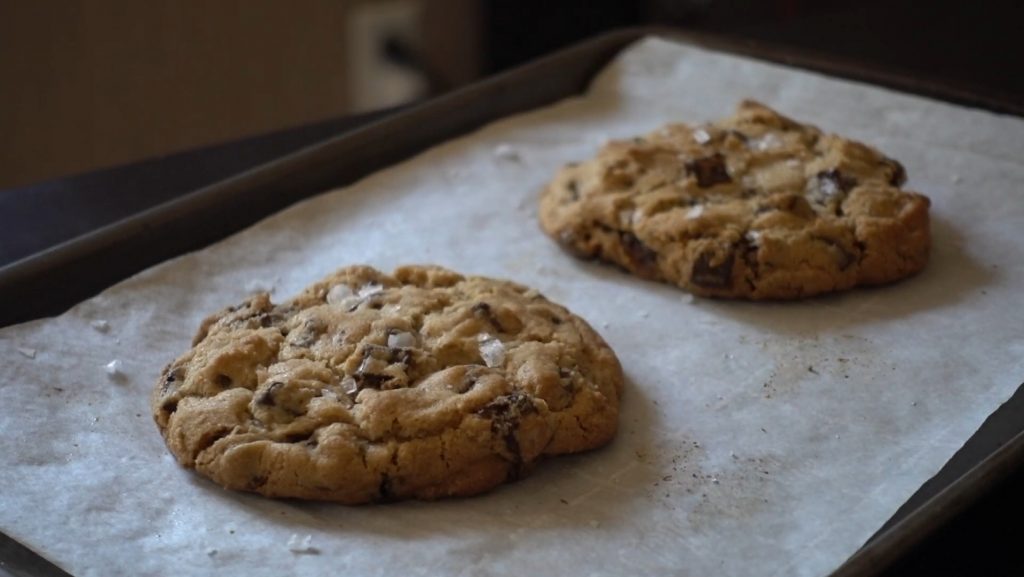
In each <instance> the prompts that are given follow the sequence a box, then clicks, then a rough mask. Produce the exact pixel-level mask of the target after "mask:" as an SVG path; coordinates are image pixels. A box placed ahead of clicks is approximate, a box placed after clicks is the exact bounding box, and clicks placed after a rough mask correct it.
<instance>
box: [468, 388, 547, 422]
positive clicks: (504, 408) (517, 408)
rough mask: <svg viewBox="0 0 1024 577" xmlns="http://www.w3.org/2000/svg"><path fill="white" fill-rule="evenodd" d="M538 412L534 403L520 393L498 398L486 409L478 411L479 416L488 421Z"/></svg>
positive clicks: (487, 405)
mask: <svg viewBox="0 0 1024 577" xmlns="http://www.w3.org/2000/svg"><path fill="white" fill-rule="evenodd" d="M536 411H537V407H535V406H533V401H532V400H530V397H529V396H527V395H524V394H522V393H518V392H512V393H509V394H507V395H502V396H500V397H497V398H496V399H494V400H493V401H491V402H490V403H487V404H486V405H484V408H482V409H480V411H478V414H479V415H480V416H482V417H485V418H488V419H494V418H505V417H507V416H509V415H513V416H516V417H518V416H519V415H524V414H528V413H533V412H536Z"/></svg>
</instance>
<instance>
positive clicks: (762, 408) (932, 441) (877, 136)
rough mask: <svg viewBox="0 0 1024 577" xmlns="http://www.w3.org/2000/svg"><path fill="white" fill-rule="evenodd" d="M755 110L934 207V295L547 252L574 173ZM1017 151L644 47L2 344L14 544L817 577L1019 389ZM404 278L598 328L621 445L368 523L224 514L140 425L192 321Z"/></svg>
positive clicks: (355, 512)
mask: <svg viewBox="0 0 1024 577" xmlns="http://www.w3.org/2000/svg"><path fill="white" fill-rule="evenodd" d="M744 97H753V98H756V99H758V100H761V101H763V102H765V103H767V104H770V105H773V106H775V107H777V108H779V109H780V110H782V111H783V112H784V113H787V114H790V115H792V116H794V117H796V118H798V119H803V120H807V121H811V122H814V123H816V124H818V125H819V126H822V127H824V128H826V129H827V130H830V131H835V132H840V133H844V134H846V135H849V136H851V137H854V138H858V139H862V140H864V141H866V142H869V143H871V144H873V145H875V146H877V147H879V148H881V149H882V150H883V151H885V152H886V153H887V154H889V155H891V156H894V157H896V158H898V159H900V160H901V161H902V162H903V163H904V164H905V165H906V168H907V171H908V172H909V175H910V183H909V184H910V187H912V188H914V189H917V190H920V191H923V192H925V193H927V194H928V195H929V196H930V197H931V198H932V200H933V207H932V214H933V216H934V224H933V233H934V253H933V260H932V262H931V264H930V265H929V267H928V268H927V270H926V271H925V272H924V273H923V274H921V275H920V276H918V277H916V278H913V279H911V280H908V281H906V282H902V283H899V284H896V285H893V286H890V287H886V288H880V289H873V290H857V291H854V292H851V293H848V294H845V295H841V296H836V297H829V298H822V299H815V300H812V301H810V302H803V303H791V304H770V303H769V304H765V303H757V304H754V303H740V302H717V301H708V300H701V299H697V300H693V299H690V298H687V297H685V296H684V295H683V293H681V292H680V291H677V290H675V289H673V288H671V287H668V286H662V285H658V284H654V283H649V282H644V281H640V280H637V279H634V278H632V277H629V276H626V275H624V274H621V273H619V272H616V271H615V270H613V269H611V268H609V267H605V266H601V265H596V264H589V263H582V262H579V261H576V260H573V259H571V258H569V257H568V256H566V255H565V254H564V253H563V252H561V251H560V250H559V249H558V248H556V246H555V245H554V244H553V243H552V242H551V241H549V240H548V239H547V238H545V237H543V236H542V235H541V234H540V232H539V229H538V226H537V224H536V208H535V201H536V196H537V193H538V191H539V190H540V189H541V187H542V186H543V184H544V183H545V182H546V181H547V180H548V179H549V178H550V177H551V175H552V174H553V173H554V172H555V170H556V169H557V168H558V167H559V166H560V165H561V164H563V163H565V162H568V161H572V160H580V159H584V158H586V157H589V156H591V155H592V154H593V153H594V152H595V151H596V149H597V147H598V146H599V145H600V144H601V143H602V142H603V141H605V140H606V139H608V138H610V137H626V136H632V135H635V134H639V133H642V132H646V131H648V130H652V129H654V128H656V127H658V126H660V125H661V124H663V123H665V122H667V121H670V120H686V121H694V122H698V121H703V120H709V119H713V118H717V117H719V116H722V115H725V114H729V113H730V112H731V110H732V108H733V106H734V105H735V104H736V102H737V101H738V100H740V99H741V98H744ZM1022 150H1024V122H1022V121H1021V120H1020V119H1017V118H1010V117H1004V116H998V115H994V114H989V113H986V112H981V111H977V110H970V109H965V108H962V107H957V106H952V105H948V104H944V103H940V102H935V101H930V100H927V99H923V98H918V97H912V96H907V95H903V94H899V93H894V92H890V91H886V90H882V89H879V88H873V87H870V86H865V85H861V84H856V83H850V82H843V81H837V80H833V79H829V78H826V77H823V76H818V75H815V74H810V73H806V72H800V71H796V70H792V69H788V68H784V67H778V66H771V65H766V64H763V63H758V62H756V61H752V60H747V59H742V58H736V57H731V56H724V55H720V54H716V53H712V52H707V51H703V50H699V49H696V48H691V47H685V46H681V45H678V44H674V43H670V42H665V41H661V40H656V39H652V40H647V41H644V42H641V43H639V44H637V45H635V46H633V47H631V48H630V49H629V50H627V51H625V52H624V53H622V54H621V55H620V56H619V57H618V58H617V59H616V61H615V62H614V63H613V64H611V65H609V66H608V67H607V69H605V70H604V71H603V72H602V73H601V74H600V75H599V77H598V78H597V79H596V81H595V82H594V84H593V86H592V88H591V89H590V90H589V91H588V93H587V94H586V95H585V96H583V97H581V98H576V99H570V100H568V101H564V102H561V103H559V104H556V105H554V106H551V107H549V108H546V109H543V110H538V111H535V112H531V113H528V114H524V115H521V116H517V117H514V118H510V119H507V120H504V121H501V122H498V123H496V124H493V125H491V126H489V127H487V128H485V129H483V130H481V131H479V132H477V133H475V134H472V135H469V136H467V137H465V138H460V139H458V140H455V141H452V142H449V143H447V144H444V145H441V146H438V147H437V148H434V149H432V150H430V151H429V152H426V153H424V154H422V155H420V156H418V157H416V158H414V159H412V160H409V161H408V162H405V163H402V164H401V165H398V166H395V167H393V168H391V169H389V170H387V171H384V172H382V173H379V174H376V175H374V176H372V177H370V178H367V179H366V180H364V181H362V182H360V183H358V184H356V185H354V186H352V187H350V188H348V189H343V190H336V191H333V192H330V193H329V194H326V195H323V196H320V197H317V198H315V199H312V200H310V201H308V202H305V203H302V204H300V205H297V206H295V207H293V208H290V209H288V210H286V211H284V212H281V213H279V214H277V215H275V216H273V217H271V218H269V219H267V220H265V221H263V222H261V223H259V224H257V225H256V226H254V227H252V228H251V229H248V230H246V231H244V232H242V233H240V234H238V235H236V236H234V237H232V238H229V239H227V240H225V241H223V242H221V243H219V244H217V245H215V246H212V247H210V248H208V249H206V250H203V251H201V252H199V253H195V254H190V255H186V256H183V257H181V258H178V259H175V260H173V261H170V262H167V263H165V264H162V265H160V266H157V267H155V268H153V269H151V270H148V271H145V272H143V273H142V274H139V275H138V276H136V277H134V278H131V279H129V280H127V281H125V282H122V283H121V284H119V285H117V286H115V287H113V288H111V289H109V290H107V291H106V292H104V293H103V294H101V295H100V296H98V297H96V298H94V299H91V300H89V301H87V302H84V303H81V304H80V305H78V306H76V307H75V308H74V309H72V310H71V311H70V312H68V313H67V314H64V315H62V316H60V317H58V318H53V319H47V320H43V321H39V322H32V323H28V324H25V325H21V326H15V327H9V328H6V329H4V330H3V331H0V363H2V364H0V371H2V378H0V398H2V399H3V404H2V406H0V415H2V420H0V491H2V502H0V529H2V530H3V531H4V532H6V533H8V534H9V535H11V536H13V537H15V538H16V539H18V540H21V541H22V542H24V543H26V544H28V545H29V546H31V547H32V548H34V549H36V550H37V551H39V552H40V553H42V554H43V555H45V556H46V557H48V558H50V559H52V560H53V561H55V562H56V563H57V564H58V565H60V566H62V567H64V568H65V569H67V570H68V571H70V572H71V573H73V574H76V575H79V576H85V575H104V576H106V575H115V574H126V575H169V574H182V575H186V574H187V575H206V574H209V575H221V576H224V575H246V576H250V577H257V576H262V575H283V574H296V573H298V574H302V573H305V574H314V573H315V574H339V575H388V576H390V575H409V576H415V575H443V574H448V575H513V574H515V575H568V574H572V575H620V574H637V575H709V574H716V575H780V576H781V575H785V576H790V575H807V576H811V575H824V574H826V573H828V572H829V571H831V570H833V569H834V568H836V567H837V566H838V565H839V564H840V563H841V562H842V561H843V560H844V559H845V558H847V557H848V556H849V555H850V554H852V553H853V552H854V551H855V550H856V549H857V548H858V547H859V546H860V545H861V544H862V543H863V542H864V541H865V540H866V539H867V538H868V537H869V536H870V535H871V534H872V533H873V532H874V531H875V530H876V529H877V528H878V527H879V526H880V525H881V524H882V523H883V522H884V521H885V520H886V519H887V518H888V517H889V516H890V515H891V514H892V513H893V512H894V511H895V510H896V508H897V507H898V506H899V505H900V504H901V503H903V501H904V500H905V499H906V498H907V497H908V496H909V495H911V494H912V493H913V492H914V491H915V490H916V489H917V488H918V487H919V486H920V484H921V483H922V482H924V481H925V480H926V479H928V478H929V477H930V476H931V475H932V474H933V473H934V472H935V471H937V470H938V469H939V468H940V467H941V466H942V464H943V463H944V462H945V461H946V460H947V459H948V458H949V457H950V456H951V455H952V454H953V453H954V452H955V451H956V449H957V448H959V447H960V445H961V444H962V443H963V442H964V441H965V440H966V439H967V438H968V437H969V436H970V435H971V434H972V433H973V432H974V431H975V430H976V429H977V427H978V425H979V424H980V423H981V422H982V421H983V420H984V418H985V417H986V416H987V415H988V414H990V413H991V412H992V411H993V410H994V409H995V408H996V407H997V406H998V405H999V403H1001V402H1002V401H1004V400H1005V399H1006V398H1007V397H1008V396H1009V395H1010V394H1011V393H1012V392H1013V390H1014V389H1015V388H1016V386H1017V385H1018V384H1020V383H1021V381H1022V380H1024V361H1022V359H1024V339H1022V334H1024V312H1022V311H1024V307H1022V306H1021V304H1022V301H1021V295H1022V294H1024V241H1022V239H1021V235H1020V232H1019V227H1020V226H1021V223H1024V193H1022V190H1024V165H1022V158H1021V151H1022ZM417 262H433V263H438V264H442V265H446V266H449V267H452V268H455V269H457V270H460V271H463V272H466V273H474V274H484V275H490V276H497V277H505V278H512V279H515V280H518V281H520V282H523V283H526V284H530V285H533V286H535V287H536V288H538V289H540V290H541V291H542V292H543V293H545V294H546V295H547V296H548V297H549V298H552V299H554V300H557V301H559V302H561V303H563V304H565V305H567V306H568V307H570V308H571V309H572V310H574V311H575V312H577V313H578V314H580V315H581V316H583V317H584V318H586V319H588V320H589V321H590V322H591V324H592V325H594V327H595V328H596V329H598V331H599V332H601V333H602V334H603V335H604V336H605V337H606V339H607V340H608V341H609V342H610V344H611V345H612V346H613V347H614V348H615V350H616V351H617V352H618V354H619V356H620V358H621V360H622V363H623V365H624V366H625V369H626V372H627V375H628V377H629V383H628V386H627V388H626V391H625V396H624V400H623V411H622V423H621V424H622V427H621V434H620V436H619V437H618V438H617V440H616V441H615V443H614V444H613V445H612V446H610V447H608V448H607V449H605V450H600V451H597V452H593V453H590V454H587V455H581V456H574V457H570V458H562V459H557V460H552V461H550V462H548V463H546V464H544V465H543V466H542V467H540V468H539V469H538V470H537V471H536V473H535V474H534V475H533V476H531V477H530V478H528V479H526V480H523V481H521V482H519V483H516V484H513V485H509V486H506V487H503V488H501V489H499V490H496V491H494V492H492V493H490V494H488V495H485V496H482V497H478V498H473V499H465V500H449V501H441V502H435V503H401V504H392V505H382V506H365V507H343V506H336V505H330V504H316V503H298V502H277V501H270V500H267V499H263V498H260V497H256V496H249V495H242V494H235V493H229V492H226V491H224V490H222V489H220V488H218V487H217V486H215V485H213V484H212V483H210V482H208V481H205V480H204V479H201V478H200V477H198V476H197V475H194V474H193V473H191V472H188V471H185V470H182V469H181V468H180V467H178V466H177V465H176V464H175V463H174V461H173V459H172V458H171V457H170V455H169V453H168V452H167V450H166V449H165V448H164V446H163V443H162V440H161V439H160V436H159V434H158V433H157V430H156V427H155V426H154V425H153V423H152V420H151V418H150V415H149V408H148V395H149V391H150V388H151V386H152V385H153V383H154V382H155V380H156V378H157V377H158V373H159V371H160V369H161V367H162V366H163V365H164V364H165V363H166V362H168V361H170V360H171V359H172V358H174V357H175V356H177V355H178V354H180V353H182V352H183V351H185V350H186V349H187V348H188V345H189V341H190V338H191V336H192V334H193V332H194V331H195V329H196V327H197V326H198V323H199V321H200V319H201V318H202V317H203V316H205V315H206V314H207V313H209V312H211V311H214V310H219V309H220V308H222V307H223V306H226V305H227V304H231V303H234V302H236V301H238V300H240V299H242V298H243V297H244V296H245V295H246V294H247V293H248V292H250V291H251V290H254V289H256V288H259V287H260V286H261V285H262V286H266V287H272V288H273V289H274V294H275V297H276V299H284V298H288V297H290V296H291V295H293V294H295V293H296V292H297V291H298V290H299V289H301V288H302V287H303V286H305V285H306V284H308V283H310V282H312V281H314V280H317V279H318V278H319V277H321V276H322V275H324V274H326V273H328V272H329V271H331V270H333V269H335V268H337V267H339V266H343V265H347V264H352V263H369V264H373V265H375V266H378V267H379V268H383V269H385V270H390V269H391V268H392V267H394V266H396V265H398V264H402V263H417ZM2 306H17V303H3V305H2ZM99 320H102V321H106V322H107V323H109V328H108V329H107V330H106V331H103V330H100V329H98V328H95V327H93V326H92V325H91V323H93V322H95V321H99ZM101 328H102V327H101ZM114 359H118V360H120V361H121V362H122V363H123V377H121V378H111V377H110V376H109V375H108V374H107V372H106V370H105V368H104V366H105V365H106V364H107V363H109V362H110V361H112V360H114ZM293 536H297V537H298V538H297V539H292V543H291V546H289V539H290V538H291V537H293ZM307 537H308V543H303V542H302V541H303V540H304V539H306V538H307ZM296 543H298V544H296ZM307 545H308V546H307Z"/></svg>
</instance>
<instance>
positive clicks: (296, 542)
mask: <svg viewBox="0 0 1024 577" xmlns="http://www.w3.org/2000/svg"><path fill="white" fill-rule="evenodd" d="M288 550H289V551H291V552H292V553H294V554H296V555H301V554H303V553H308V554H315V553H319V551H317V549H316V547H313V536H312V535H306V536H304V537H300V536H299V534H298V533H292V536H291V537H289V538H288Z"/></svg>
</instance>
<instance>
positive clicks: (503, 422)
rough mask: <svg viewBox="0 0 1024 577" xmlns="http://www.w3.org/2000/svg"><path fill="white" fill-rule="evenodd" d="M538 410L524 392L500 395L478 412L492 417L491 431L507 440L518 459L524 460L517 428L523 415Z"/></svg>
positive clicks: (509, 449)
mask: <svg viewBox="0 0 1024 577" xmlns="http://www.w3.org/2000/svg"><path fill="white" fill-rule="evenodd" d="M535 412H537V408H536V407H535V406H534V405H533V401H531V400H530V397H528V396H526V395H524V394H522V393H517V392H513V393H509V394H508V395H504V396H501V397H498V398H496V399H494V400H493V401H491V402H490V403H488V404H487V405H485V406H484V408H483V409H480V411H479V412H478V414H479V415H480V416H482V417H484V418H487V419H491V432H492V433H494V434H495V435H497V436H500V437H501V438H502V439H503V440H504V441H505V448H506V449H508V452H509V453H510V454H511V455H513V456H514V457H515V459H516V460H517V461H521V460H522V455H521V452H520V449H519V439H518V438H516V430H517V429H518V428H519V419H520V418H521V417H522V416H523V415H528V414H530V413H535Z"/></svg>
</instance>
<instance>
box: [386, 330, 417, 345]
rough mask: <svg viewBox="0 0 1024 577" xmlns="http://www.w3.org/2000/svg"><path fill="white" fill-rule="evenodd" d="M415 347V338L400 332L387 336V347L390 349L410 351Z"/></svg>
mask: <svg viewBox="0 0 1024 577" xmlns="http://www.w3.org/2000/svg"><path fill="white" fill-rule="evenodd" d="M415 346H416V336H415V335H413V334H412V333H408V332H401V333H394V334H390V335H388V347H389V348H392V349H411V348H412V347H415Z"/></svg>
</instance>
